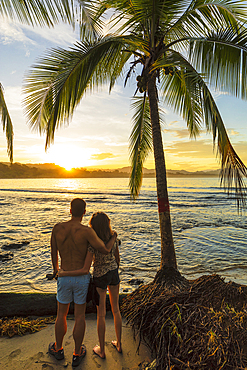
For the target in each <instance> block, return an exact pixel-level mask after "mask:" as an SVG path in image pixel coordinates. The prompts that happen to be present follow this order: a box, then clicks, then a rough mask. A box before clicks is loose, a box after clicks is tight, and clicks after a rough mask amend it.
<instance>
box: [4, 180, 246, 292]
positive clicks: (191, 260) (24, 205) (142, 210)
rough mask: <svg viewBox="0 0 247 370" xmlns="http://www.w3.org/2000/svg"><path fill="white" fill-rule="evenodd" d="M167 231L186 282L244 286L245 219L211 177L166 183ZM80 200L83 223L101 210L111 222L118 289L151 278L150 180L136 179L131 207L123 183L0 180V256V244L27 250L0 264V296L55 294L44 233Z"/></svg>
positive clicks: (155, 260)
mask: <svg viewBox="0 0 247 370" xmlns="http://www.w3.org/2000/svg"><path fill="white" fill-rule="evenodd" d="M168 186H169V196H170V203H171V215H172V226H173V234H174V241H175V248H176V254H177V261H178V267H179V270H180V271H181V273H182V274H184V275H185V276H186V277H187V278H190V279H193V278H196V277H198V276H200V275H202V274H210V273H218V274H220V275H221V276H223V277H225V278H226V279H227V280H234V281H236V282H239V283H243V284H246V277H247V271H246V270H247V263H246V262H247V257H246V253H245V246H246V239H247V224H246V216H245V215H243V216H240V215H238V214H237V209H236V207H235V205H234V202H233V201H232V200H231V199H229V198H228V197H227V195H226V194H225V193H224V192H223V191H222V190H221V188H220V187H219V183H218V179H216V178H210V179H206V178H203V179H193V178H176V179H175V178H173V179H168ZM77 196H78V197H83V198H84V199H85V200H86V202H87V213H86V215H85V218H84V221H83V222H84V223H85V224H88V221H89V219H90V217H91V214H92V213H93V212H95V211H98V210H102V211H104V212H106V213H107V214H108V215H109V217H110V218H111V221H112V226H113V228H114V229H115V230H116V231H117V232H118V235H119V238H120V239H121V241H122V244H121V250H120V253H121V267H120V274H121V288H122V289H125V288H127V289H129V291H131V289H133V287H132V286H131V285H129V283H128V282H129V280H130V279H133V277H135V278H140V279H143V281H144V283H146V282H149V281H151V280H152V279H153V277H154V275H155V273H156V271H157V269H158V268H159V264H160V237H159V223H158V214H157V202H156V187H155V179H144V181H143V186H142V191H141V195H140V197H139V199H138V200H137V201H136V202H132V201H131V200H130V195H129V190H128V179H32V180H28V179H14V180H13V179H11V180H0V214H1V221H2V222H1V224H0V254H2V255H3V254H6V253H7V251H5V250H4V249H3V248H2V247H3V246H4V244H6V243H13V242H18V241H22V240H28V241H30V244H29V245H26V246H23V247H21V248H19V249H16V250H14V251H11V252H13V253H14V258H13V259H11V260H6V261H5V262H0V290H1V291H10V290H12V291H34V290H36V291H40V290H41V291H47V292H55V289H56V283H55V281H47V280H46V279H45V275H46V274H47V273H50V272H51V270H52V267H51V260H50V249H49V242H50V234H51V230H52V227H53V225H54V224H55V223H57V222H60V221H63V220H66V219H67V218H68V217H70V215H69V202H70V201H71V200H72V199H73V198H74V197H77Z"/></svg>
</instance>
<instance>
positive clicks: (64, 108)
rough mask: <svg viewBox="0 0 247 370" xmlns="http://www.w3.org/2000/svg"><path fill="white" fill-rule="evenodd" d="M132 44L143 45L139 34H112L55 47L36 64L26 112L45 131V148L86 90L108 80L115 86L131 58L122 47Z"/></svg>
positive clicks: (29, 82) (26, 89)
mask: <svg viewBox="0 0 247 370" xmlns="http://www.w3.org/2000/svg"><path fill="white" fill-rule="evenodd" d="M135 43H137V45H135ZM132 47H136V48H140V47H141V45H140V44H139V39H138V38H136V39H134V38H133V37H132V36H125V37H124V36H113V35H111V36H106V37H104V38H101V39H99V40H97V41H96V42H95V43H87V42H81V43H77V44H76V45H75V46H74V47H73V48H71V49H69V50H65V49H52V50H50V51H49V52H48V53H47V54H46V55H45V57H44V58H42V59H40V60H39V61H38V63H37V64H36V65H34V66H33V68H32V70H31V71H30V72H29V73H28V75H27V76H26V78H25V85H24V92H25V93H26V94H27V97H26V98H25V100H24V105H25V113H26V115H27V117H28V119H29V123H30V125H31V126H32V127H34V128H37V129H39V131H40V132H46V136H47V140H46V148H47V147H48V146H49V145H50V143H51V142H52V141H53V139H54V133H55V129H56V128H57V127H58V126H59V125H61V124H63V123H65V122H69V120H70V119H71V117H72V114H73V112H74V109H75V107H76V106H77V105H78V103H79V102H80V100H81V98H82V96H83V94H84V93H85V92H86V91H93V90H94V89H97V87H98V86H102V85H104V84H105V83H107V82H109V81H110V82H111V87H112V86H113V84H114V82H115V80H116V78H117V76H118V75H120V74H121V69H122V68H123V67H124V63H125V61H126V60H128V58H129V55H128V56H127V57H126V53H125V52H122V50H124V49H126V48H132Z"/></svg>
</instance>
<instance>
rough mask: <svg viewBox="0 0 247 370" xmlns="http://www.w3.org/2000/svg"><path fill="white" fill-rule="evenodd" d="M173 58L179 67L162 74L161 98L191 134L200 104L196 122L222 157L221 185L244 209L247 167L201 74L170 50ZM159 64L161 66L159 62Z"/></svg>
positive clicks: (246, 193) (239, 206)
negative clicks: (182, 119)
mask: <svg viewBox="0 0 247 370" xmlns="http://www.w3.org/2000/svg"><path fill="white" fill-rule="evenodd" d="M172 54H173V55H172ZM175 58H177V66H179V67H178V68H177V71H176V73H175V74H174V76H172V77H171V76H169V77H168V78H167V76H165V75H164V74H163V75H162V91H163V93H164V101H165V102H166V103H167V104H168V105H170V106H172V107H173V108H174V110H175V111H176V112H177V113H179V114H180V115H181V116H182V117H183V118H184V119H185V120H186V121H187V123H189V124H188V128H189V130H190V133H191V132H193V133H194V134H196V130H195V128H196V127H197V125H191V122H193V121H191V120H192V115H193V107H194V106H197V107H198V109H199V107H201V114H198V116H197V117H198V120H199V119H201V123H200V122H199V121H198V124H199V126H201V125H202V124H203V123H204V124H205V126H206V128H207V131H208V132H211V133H212V134H213V142H214V143H215V142H216V141H217V155H218V156H219V157H220V160H221V184H222V185H223V187H224V189H225V191H227V193H228V194H230V193H231V194H233V195H234V196H235V199H236V201H237V205H238V208H244V207H245V204H246V195H247V192H246V185H245V182H244V178H246V177H247V168H246V166H245V165H244V163H243V162H242V161H241V159H240V158H239V156H238V155H237V153H236V152H235V150H234V149H233V147H232V145H231V142H230V140H229V137H228V135H227V132H226V129H225V126H224V123H223V120H222V117H221V115H220V113H219V110H218V108H217V106H216V103H215V101H214V99H213V97H212V94H211V93H210V91H209V89H208V87H207V85H206V83H205V82H204V80H203V78H202V76H201V75H200V74H199V73H198V72H197V71H196V70H195V69H194V68H193V67H192V65H191V64H190V63H189V62H188V61H187V60H186V59H184V58H183V57H182V56H181V55H180V54H179V53H176V52H173V53H171V61H172V60H173V62H174V60H175ZM166 63H167V60H166ZM158 66H159V67H161V66H162V61H160V62H159V63H158ZM191 99H193V100H194V102H193V105H192V104H190V103H188V101H189V102H190V101H191ZM198 112H199V111H198ZM196 123H197V122H196ZM199 126H198V127H199Z"/></svg>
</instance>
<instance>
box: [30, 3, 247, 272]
mask: <svg viewBox="0 0 247 370" xmlns="http://www.w3.org/2000/svg"><path fill="white" fill-rule="evenodd" d="M82 3H83V5H84V6H86V7H87V10H88V11H89V10H90V16H91V19H90V26H92V25H94V24H95V25H96V26H97V27H98V30H97V33H96V32H94V34H90V32H89V33H88V37H87V39H85V38H84V39H83V40H82V41H81V42H78V43H76V44H75V45H74V46H73V47H72V48H71V49H69V50H65V49H61V48H58V49H52V50H50V51H48V52H47V53H46V55H45V56H44V57H42V58H40V60H39V61H38V63H36V64H35V65H34V66H33V67H32V68H31V70H30V71H29V73H28V75H27V76H26V79H25V88H24V91H25V93H26V94H27V96H26V98H25V101H24V104H25V112H26V114H27V117H28V119H29V123H30V124H31V125H32V126H33V127H36V128H37V129H38V130H39V131H40V132H45V133H46V148H47V147H48V146H49V145H50V143H51V142H52V141H53V139H54V134H55V130H56V129H57V127H59V125H61V124H63V123H65V122H68V121H69V120H70V119H71V117H72V114H73V112H74V110H75V108H76V106H77V105H78V104H79V102H80V101H81V99H82V97H83V95H84V94H85V92H86V91H88V90H89V91H90V90H91V91H92V90H94V89H95V88H97V87H98V86H101V85H103V84H105V83H109V90H110V91H111V89H112V88H113V86H114V84H115V83H116V80H118V79H119V78H124V79H125V83H126V82H127V80H128V79H129V78H131V77H133V76H135V77H136V80H137V89H136V92H135V96H136V97H135V98H134V103H133V108H134V116H133V131H132V133H131V135H130V158H131V165H132V172H131V177H130V190H131V195H132V197H133V198H136V197H137V196H138V194H139V191H140V187H141V182H142V173H143V164H144V161H145V159H146V158H147V156H148V155H149V153H150V151H151V150H152V147H153V151H154V159H155V170H156V181H157V197H158V210H159V220H160V231H161V267H163V266H169V267H173V268H175V269H176V268H177V264H176V256H175V250H174V244H173V237H172V228H171V220H170V209H169V201H168V192H167V179H166V166H165V159H164V150H163V143H162V136H161V128H160V111H159V100H161V99H162V100H163V101H164V103H166V104H167V105H168V106H170V107H172V108H173V109H174V111H175V112H177V113H179V114H180V115H181V116H182V117H183V119H184V120H185V121H186V122H187V126H188V130H189V133H190V136H191V137H196V136H197V135H198V134H199V132H200V129H201V127H202V126H203V125H204V126H205V127H206V130H207V131H208V132H211V133H212V134H213V141H214V142H217V153H218V155H219V156H220V159H221V166H222V167H221V180H222V182H223V185H224V187H225V189H226V190H227V191H228V192H231V190H232V189H233V190H234V192H235V195H236V199H237V202H238V205H240V206H242V205H243V204H244V196H245V185H244V181H243V177H244V176H246V175H247V169H246V167H245V166H244V164H243V163H242V161H241V160H240V158H239V157H238V156H237V154H236V152H235V151H234V149H233V147H232V145H231V143H230V141H229V138H228V136H227V132H226V129H225V127H224V124H223V121H222V118H221V115H220V113H219V111H218V108H217V106H216V103H215V101H214V99H213V96H212V94H211V92H210V89H209V86H215V87H216V88H218V89H221V90H224V91H227V92H229V93H232V94H233V95H235V96H237V97H241V98H242V99H246V97H247V83H246V82H247V79H246V65H247V29H246V27H245V22H246V20H247V16H246V11H245V5H243V1H233V0H191V1H188V0H178V1H174V0H105V1H100V0H95V1H91V2H89V1H88V2H86V1H84V2H82ZM107 11H108V12H109V11H110V14H111V21H112V25H113V27H114V28H113V29H114V32H112V33H111V34H110V33H109V34H107V35H103V34H100V33H99V30H100V26H102V23H101V19H102V16H103V15H107V14H109V13H106V14H105V12H107ZM126 68H127V69H126ZM127 71H128V72H127ZM205 81H206V82H207V83H206V82H205ZM137 93H138V95H136V94H137Z"/></svg>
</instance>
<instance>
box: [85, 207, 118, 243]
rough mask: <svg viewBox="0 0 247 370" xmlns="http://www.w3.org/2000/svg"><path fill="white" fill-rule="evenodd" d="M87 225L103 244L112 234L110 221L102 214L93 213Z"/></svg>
mask: <svg viewBox="0 0 247 370" xmlns="http://www.w3.org/2000/svg"><path fill="white" fill-rule="evenodd" d="M89 225H90V226H91V227H92V228H93V229H94V231H95V232H96V234H97V235H98V237H99V238H100V239H101V240H103V242H104V243H107V242H108V241H109V239H110V238H111V236H112V234H113V231H112V229H111V220H110V219H109V217H108V216H107V215H106V214H105V213H104V212H96V213H94V214H93V215H92V217H91V220H90V221H89Z"/></svg>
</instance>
